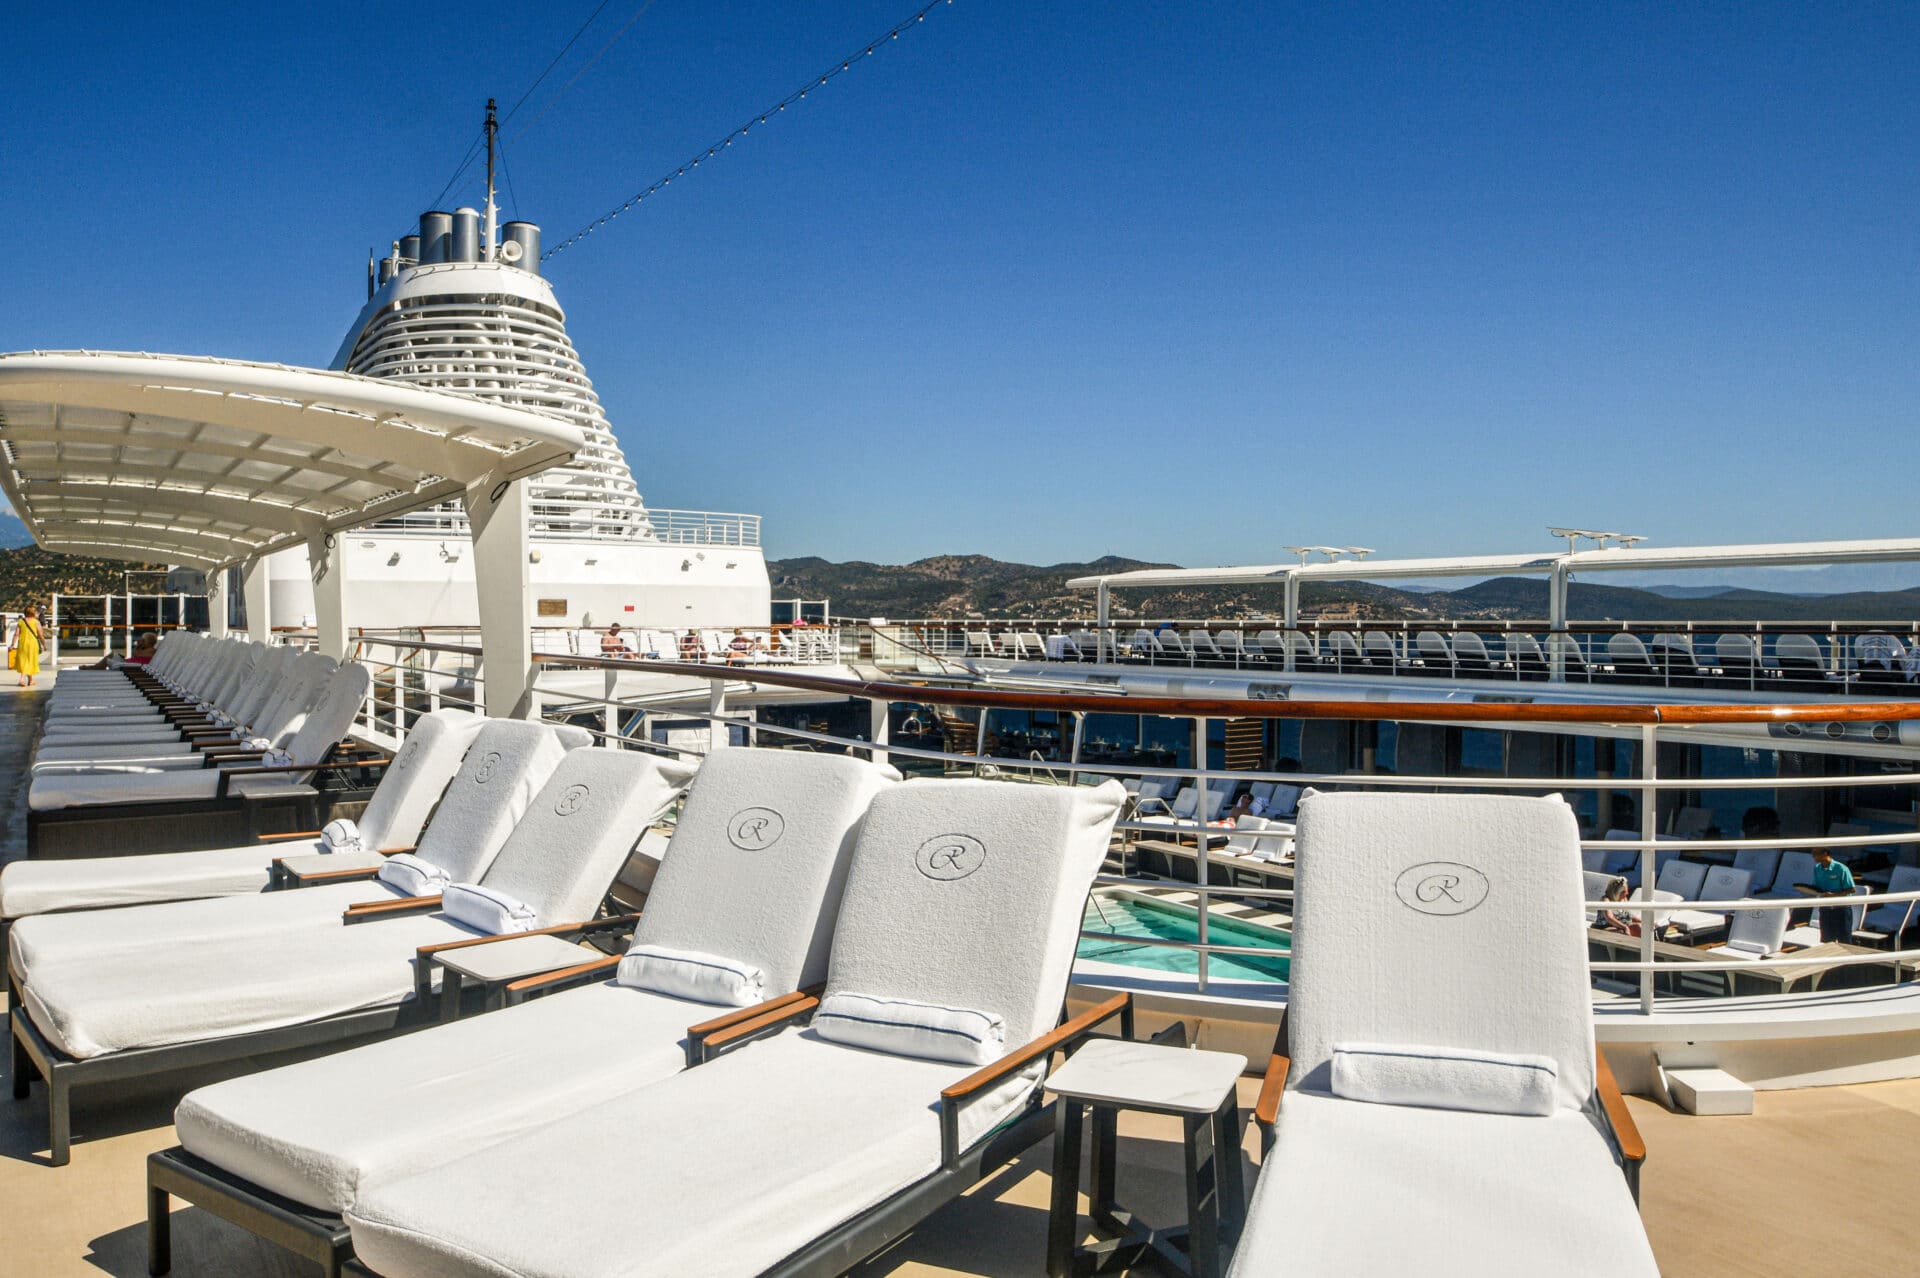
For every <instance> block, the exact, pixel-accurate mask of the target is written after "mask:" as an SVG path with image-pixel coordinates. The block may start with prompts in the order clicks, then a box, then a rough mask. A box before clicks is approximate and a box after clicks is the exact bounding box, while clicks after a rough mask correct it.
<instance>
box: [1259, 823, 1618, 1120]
mask: <svg viewBox="0 0 1920 1278" xmlns="http://www.w3.org/2000/svg"><path fill="white" fill-rule="evenodd" d="M1579 838H1580V835H1579V830H1578V828H1577V827H1576V826H1575V823H1574V817H1573V811H1572V809H1570V808H1569V807H1567V805H1566V804H1565V803H1563V802H1561V801H1560V800H1558V799H1533V798H1518V797H1511V796H1505V795H1396V794H1315V795H1313V796H1311V797H1309V798H1304V799H1302V800H1301V803H1300V822H1299V833H1298V839H1299V842H1298V846H1297V848H1296V851H1295V861H1296V864H1297V866H1298V870H1297V890H1298V893H1299V898H1300V900H1301V902H1302V904H1303V906H1304V904H1305V903H1306V902H1307V901H1309V900H1311V901H1312V908H1311V909H1307V908H1302V909H1301V910H1300V911H1299V912H1298V914H1297V917H1296V918H1295V919H1294V924H1293V944H1292V962H1293V977H1294V981H1293V985H1292V990H1291V997H1290V1000H1289V1004H1288V1035H1289V1041H1290V1044H1291V1047H1292V1051H1291V1053H1290V1054H1291V1055H1292V1057H1293V1061H1294V1067H1293V1068H1294V1073H1293V1076H1292V1077H1291V1078H1290V1079H1289V1083H1288V1085H1289V1087H1290V1088H1301V1087H1304V1088H1308V1089H1311V1090H1314V1091H1319V1092H1325V1091H1326V1090H1327V1089H1328V1085H1329V1078H1328V1074H1329V1068H1330V1066H1331V1063H1332V1055H1333V1045H1334V1044H1335V1043H1336V1042H1366V1043H1383V1042H1384V1043H1420V1044H1430V1045H1432V1046H1436V1047H1451V1048H1466V1049H1471V1050H1475V1051H1483V1052H1496V1053H1501V1054H1516V1053H1527V1054H1537V1055H1544V1056H1547V1057H1549V1058H1551V1059H1552V1060H1553V1061H1554V1062H1555V1064H1556V1066H1557V1078H1556V1095H1557V1096H1558V1099H1559V1104H1560V1105H1561V1106H1562V1107H1563V1108H1567V1109H1578V1108H1580V1107H1581V1106H1583V1105H1584V1104H1586V1102H1587V1099H1588V1097H1589V1096H1591V1094H1592V1092H1593V1079H1594V1068H1593V1058H1594V1049H1593V1023H1592V1011H1591V1007H1590V1001H1591V998H1592V993H1591V990H1590V987H1589V981H1590V979H1591V977H1590V974H1589V972H1588V969H1587V946H1586V933H1585V930H1584V928H1583V927H1582V919H1583V916H1584V915H1585V913H1586V910H1585V907H1584V905H1583V904H1582V897H1581V890H1582V880H1581V874H1580V850H1579ZM1320 849H1325V851H1324V852H1321V851H1319V850H1320ZM1316 853H1318V855H1316ZM1562 860H1563V861H1564V863H1563V864H1562V863H1560V862H1561V861H1562ZM1436 965H1438V969H1439V970H1443V971H1444V972H1445V973H1446V979H1444V980H1437V981H1420V982H1416V983H1413V984H1409V981H1410V979H1411V976H1412V975H1413V974H1416V973H1421V972H1431V971H1434V970H1436ZM1392 991H1404V994H1402V995H1400V996H1390V992H1392Z"/></svg>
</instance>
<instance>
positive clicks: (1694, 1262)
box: [0, 687, 1920, 1278]
mask: <svg viewBox="0 0 1920 1278" xmlns="http://www.w3.org/2000/svg"><path fill="white" fill-rule="evenodd" d="M43 706H44V694H41V695H35V694H25V693H21V692H19V691H18V690H16V689H13V688H11V687H6V688H0V804H3V805H4V808H3V810H0V861H4V860H8V859H12V858H13V857H17V856H19V855H22V854H23V853H24V841H25V790H26V777H25V768H24V760H25V758H26V756H27V750H28V746H29V744H30V742H31V740H32V736H33V733H34V730H35V728H36V726H37V723H38V720H39V716H40V714H41V713H42V708H43ZM5 1059H6V1058H5V1057H4V1056H0V1069H4V1068H5ZM237 1068H238V1069H242V1070H244V1069H245V1068H247V1066H246V1065H244V1064H243V1065H241V1066H239V1067H237ZM212 1077H213V1076H212V1075H209V1074H198V1075H195V1076H193V1077H191V1078H182V1077H179V1076H175V1077H172V1078H162V1079H156V1080H153V1081H151V1082H148V1083H143V1084H142V1085H140V1086H139V1087H129V1088H123V1089H120V1090H119V1091H117V1092H108V1091H107V1090H105V1089H97V1090H94V1091H91V1092H87V1091H83V1092H81V1093H79V1095H78V1098H77V1105H76V1109H75V1114H74V1134H75V1139H76V1145H75V1148H74V1156H73V1162H72V1164H71V1165H69V1166H67V1167H64V1168H57V1169H56V1168H51V1167H48V1166H47V1165H45V1149H44V1145H43V1141H44V1127H43V1122H44V1113H45V1111H44V1106H43V1104H42V1103H41V1100H40V1097H39V1096H38V1095H37V1094H36V1095H35V1097H34V1098H33V1099H31V1100H29V1101H26V1102H14V1101H11V1100H9V1099H6V1098H5V1096H6V1093H5V1092H0V1272H4V1273H8V1274H13V1273H19V1274H35V1275H42V1274H44V1275H67V1274H74V1275H99V1274H103V1273H104V1274H113V1275H125V1276H127V1278H136V1276H137V1275H141V1274H144V1273H145V1268H146V1266H145V1260H146V1256H145V1245H146V1243H145V1215H144V1186H145V1158H146V1155H147V1154H148V1153H149V1152H151V1151H153V1150H157V1149H161V1148H165V1147H166V1146H169V1145H171V1144H173V1143H174V1135H173V1130H172V1127H171V1126H170V1121H171V1114H172V1108H173V1104H174V1101H175V1100H176V1099H177V1097H178V1095H179V1094H180V1093H181V1092H182V1091H184V1090H186V1089H187V1088H188V1087H190V1086H193V1085H196V1084H198V1083H201V1082H205V1081H210V1080H211V1078H212ZM1256 1086H1257V1082H1256V1080H1254V1079H1251V1078H1248V1079H1243V1080H1242V1082H1241V1101H1242V1104H1243V1105H1244V1106H1247V1107H1251V1105H1252V1103H1253V1096H1254V1092H1255V1089H1256ZM1629 1104H1630V1106H1631V1107H1632V1109H1633V1112H1634V1116H1635V1118H1636V1119H1637V1120H1638V1122H1639V1123H1640V1125H1641V1129H1642V1132H1643V1134H1644V1135H1645V1137H1646V1139H1647V1144H1648V1147H1649V1150H1650V1157H1649V1160H1648V1164H1647V1168H1646V1172H1645V1178H1644V1202H1643V1212H1644V1216H1645V1219H1646V1222H1647V1226H1648V1230H1649V1232H1650V1233H1651V1235H1652V1238H1653V1245H1654V1251H1655V1253H1656V1255H1657V1256H1658V1257H1659V1259H1660V1262H1661V1266H1662V1268H1663V1269H1664V1270H1665V1271H1666V1272H1668V1273H1672V1274H1703V1275H1763V1274H1771V1273H1778V1272H1782V1271H1784V1270H1792V1271H1794V1272H1798V1273H1805V1274H1813V1275H1818V1274H1827V1273H1840V1272H1848V1273H1905V1272H1912V1271H1913V1269H1914V1268H1915V1264H1916V1261H1915V1257H1916V1256H1920V1213H1915V1212H1914V1211H1913V1210H1912V1202H1911V1186H1912V1184H1913V1176H1912V1171H1911V1159H1912V1153H1911V1151H1913V1150H1914V1149H1917V1148H1920V1080H1912V1081H1903V1082H1894V1083H1880V1084H1872V1085H1864V1086H1854V1087H1835V1088H1821V1089H1807V1090H1801V1091H1793V1092H1762V1093H1760V1094H1759V1095H1758V1097H1757V1098H1756V1112H1755V1113H1754V1114H1753V1115H1751V1116H1746V1117H1732V1118H1695V1117H1688V1116H1682V1115H1676V1114H1671V1113H1668V1112H1667V1111H1665V1110H1663V1109H1661V1108H1660V1107H1659V1106H1657V1105H1655V1104H1654V1103H1652V1102H1650V1101H1645V1100H1641V1099H1638V1098H1631V1099H1630V1100H1629ZM1121 1138H1122V1139H1121V1173H1120V1174H1121V1193H1122V1197H1123V1199H1125V1200H1126V1201H1127V1202H1128V1204H1129V1205H1130V1206H1133V1207H1135V1208H1136V1209H1137V1210H1138V1211H1139V1212H1140V1213H1141V1214H1142V1215H1143V1216H1145V1217H1147V1218H1149V1219H1153V1220H1156V1221H1169V1222H1171V1221H1175V1220H1177V1219H1178V1216H1179V1213H1180V1211H1181V1203H1182V1201H1183V1200H1182V1190H1181V1182H1180V1147H1179V1145H1178V1143H1177V1128H1176V1125H1175V1124H1174V1123H1173V1122H1171V1121H1170V1120H1161V1119H1153V1118H1145V1117H1141V1116H1138V1115H1128V1116H1125V1117H1124V1118H1123V1120H1122V1124H1121ZM1256 1152H1257V1136H1256V1135H1255V1134H1254V1133H1253V1132H1252V1131H1249V1133H1248V1139H1247V1143H1246V1150H1245V1154H1246V1156H1247V1157H1248V1158H1249V1160H1250V1162H1251V1161H1257V1159H1256V1158H1255V1154H1256ZM1050 1160H1051V1154H1050V1150H1049V1148H1048V1147H1047V1146H1045V1145H1042V1146H1040V1147H1038V1148H1036V1149H1035V1150H1034V1151H1033V1152H1032V1153H1031V1154H1030V1155H1029V1156H1028V1157H1027V1158H1026V1159H1024V1160H1022V1161H1021V1162H1020V1163H1018V1164H1016V1165H1014V1166H1012V1167H1010V1168H1007V1169H1005V1170H1003V1171H1002V1172H1000V1173H999V1174H998V1175H996V1176H994V1177H993V1178H991V1179H990V1180H988V1181H986V1182H985V1183H983V1184H982V1185H980V1186H978V1187H976V1188H975V1189H974V1190H973V1191H972V1193H970V1194H969V1195H967V1196H966V1197H965V1198H963V1199H961V1200H959V1201H957V1202H955V1203H952V1204H950V1205H949V1206H947V1207H946V1208H945V1209H943V1210H942V1211H941V1212H939V1213H938V1214H937V1215H935V1216H934V1217H932V1218H931V1219H930V1220H929V1221H928V1222H926V1224H925V1225H923V1226H922V1227H921V1228H920V1229H918V1230H916V1231H914V1232H913V1233H912V1234H910V1235H908V1236H907V1237H905V1238H904V1239H902V1240H901V1241H900V1242H899V1243H898V1244H896V1245H895V1246H894V1247H893V1248H892V1249H891V1250H890V1251H889V1252H887V1253H886V1254H884V1255H883V1256H881V1257H879V1258H877V1259H875V1260H873V1261H870V1262H868V1263H867V1264H866V1265H864V1266H862V1267H861V1268H860V1269H858V1270H856V1271H855V1272H856V1273H857V1274H859V1275H860V1276H861V1278H882V1276H888V1278H890V1276H892V1275H902V1276H905V1275H926V1274H964V1275H1029V1274H1037V1273H1039V1272H1040V1269H1041V1263H1042V1259H1043V1256H1044V1253H1045V1246H1046V1204H1047V1199H1048V1193H1049V1178H1048V1174H1047V1168H1048V1166H1049V1165H1050ZM1836 1205H1838V1207H1839V1210H1840V1212H1841V1215H1842V1218H1843V1219H1844V1221H1845V1222H1846V1224H1845V1228H1844V1229H1843V1234H1844V1244H1843V1245H1836V1244H1834V1243H1833V1242H1831V1241H1825V1242H1823V1241H1818V1239H1819V1237H1820V1236H1821V1235H1820V1233H1819V1232H1817V1231H1822V1230H1824V1229H1826V1228H1828V1227H1830V1222H1829V1225H1822V1224H1821V1223H1820V1222H1821V1221H1822V1220H1823V1219H1824V1218H1825V1217H1828V1216H1831V1215H1832V1211H1833V1209H1834V1207H1835V1206H1836ZM636 1245H641V1244H640V1243H639V1242H638V1241H636ZM174 1256H175V1262H176V1272H177V1273H180V1274H183V1275H187V1274H206V1275H222V1276H225V1275H233V1276H235V1278H238V1276H241V1275H247V1276H252V1275H264V1276H277V1275H308V1274H311V1273H314V1272H317V1270H316V1269H315V1268H314V1267H311V1266H309V1265H308V1264H307V1263H306V1262H304V1261H299V1260H296V1259H293V1258H292V1257H290V1256H288V1255H287V1254H285V1253H283V1252H281V1251H279V1250H277V1249H275V1248H272V1247H269V1246H267V1245H265V1244H262V1243H261V1242H259V1241H258V1240H257V1239H255V1238H254V1237H253V1236H252V1235H251V1234H247V1233H245V1232H243V1231H240V1230H238V1229H235V1228H233V1227H231V1226H229V1225H226V1224H224V1223H223V1222H221V1221H219V1220H217V1219H215V1218H213V1217H212V1216H210V1215H208V1214H207V1213H205V1212H203V1211H200V1210H199V1209H196V1208H184V1207H183V1208H181V1209H180V1210H178V1211H177V1212H176V1215H175V1225H174Z"/></svg>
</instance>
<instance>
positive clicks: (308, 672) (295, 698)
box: [33, 653, 351, 777]
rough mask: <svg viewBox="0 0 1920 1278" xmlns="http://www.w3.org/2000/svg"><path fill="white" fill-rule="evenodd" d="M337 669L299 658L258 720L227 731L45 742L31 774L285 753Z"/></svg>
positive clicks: (317, 658) (312, 657)
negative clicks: (132, 739) (164, 738)
mask: <svg viewBox="0 0 1920 1278" xmlns="http://www.w3.org/2000/svg"><path fill="white" fill-rule="evenodd" d="M269 664H273V663H269ZM338 670H339V667H338V664H337V663H336V662H335V661H334V660H333V658H331V657H323V656H321V655H320V654H319V653H308V654H306V655H305V656H302V657H300V658H298V659H297V660H296V661H294V662H293V663H292V666H291V668H290V670H289V672H288V673H287V675H286V677H285V678H284V679H283V680H281V681H280V685H279V688H278V690H277V691H276V692H274V694H273V695H272V697H271V698H270V699H269V700H268V702H267V704H266V705H265V707H264V708H263V709H262V710H261V711H259V717H258V718H257V720H243V721H240V722H239V723H237V724H236V725H235V726H232V727H230V728H228V729H226V730H224V731H223V730H221V729H213V730H211V731H208V730H201V731H198V732H193V733H192V734H191V735H189V733H188V731H187V730H178V729H177V730H176V731H175V736H174V739H173V740H170V741H160V740H151V739H149V740H144V741H138V742H132V743H125V742H118V741H114V740H112V739H111V737H110V736H109V735H108V733H107V730H105V729H102V730H100V735H99V736H92V735H87V736H82V735H81V734H73V735H69V736H62V737H58V738H54V739H50V740H44V739H43V740H42V742H41V743H40V746H39V748H38V749H36V750H35V751H34V757H33V775H34V776H35V777H42V776H47V775H51V774H54V773H65V774H78V773H96V774H101V773H116V772H142V771H155V770H158V771H168V770H173V769H181V768H189V769H190V768H201V767H205V766H207V762H208V756H226V755H236V754H246V753H255V754H271V753H275V752H286V751H288V750H290V749H291V748H292V741H293V739H294V737H295V736H296V735H297V734H298V733H299V732H300V730H301V728H302V727H304V726H305V725H306V721H307V718H308V716H309V715H311V714H312V713H314V712H315V711H317V710H321V709H322V707H323V706H324V705H325V704H326V699H327V697H328V695H329V693H330V689H331V687H332V684H333V681H334V678H335V676H336V674H337V673H338ZM237 713H240V714H246V713H248V712H247V711H245V710H241V711H238V712H237ZM349 722H351V720H349ZM146 735H147V736H149V737H151V736H152V735H153V734H151V733H148V734H146Z"/></svg>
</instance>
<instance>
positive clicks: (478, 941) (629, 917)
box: [414, 896, 640, 958]
mask: <svg viewBox="0 0 1920 1278" xmlns="http://www.w3.org/2000/svg"><path fill="white" fill-rule="evenodd" d="M421 899H422V900H425V899H427V898H424V897H423V898H421ZM432 899H433V900H434V901H436V902H437V901H438V900H439V899H440V898H439V897H437V896H436V897H434V898H432ZM639 921H640V916H639V915H638V914H616V915H613V916H612V917H611V918H604V919H594V920H592V921H591V922H587V923H556V924H554V925H553V926H552V927H536V928H533V929H532V930H530V931H526V932H507V933H504V934H503V935H500V936H476V937H472V938H470V939H468V940H465V941H442V942H441V943H440V944H438V945H422V946H421V947H420V948H419V949H417V950H415V951H414V954H415V955H417V956H418V957H419V958H430V957H432V956H433V955H435V954H441V953H444V952H446V951H447V950H464V949H466V948H467V947H468V946H469V945H492V944H495V943H496V942H499V941H511V940H515V939H517V938H519V937H522V936H561V935H563V934H565V933H567V932H587V931H596V930H603V929H605V928H608V927H612V926H616V925H622V924H633V923H638V922H639Z"/></svg>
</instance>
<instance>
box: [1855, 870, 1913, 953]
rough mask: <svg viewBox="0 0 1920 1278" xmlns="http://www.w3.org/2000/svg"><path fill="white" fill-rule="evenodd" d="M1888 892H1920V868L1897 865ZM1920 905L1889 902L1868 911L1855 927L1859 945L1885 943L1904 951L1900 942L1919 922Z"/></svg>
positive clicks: (1911, 902) (1907, 902)
mask: <svg viewBox="0 0 1920 1278" xmlns="http://www.w3.org/2000/svg"><path fill="white" fill-rule="evenodd" d="M1887 892H1888V893H1889V894H1892V893H1896V892H1920V866H1912V865H1896V866H1894V867H1893V876H1892V877H1891V878H1890V879H1888V880H1887ZM1916 905H1920V902H1915V901H1888V902H1887V903H1886V904H1884V905H1876V906H1874V907H1873V908H1872V909H1870V910H1868V911H1867V912H1866V914H1865V915H1864V916H1863V917H1862V918H1861V920H1860V921H1859V923H1858V924H1857V925H1855V927H1854V939H1855V940H1856V941H1860V940H1866V941H1885V942H1887V943H1888V948H1889V949H1895V950H1897V949H1899V948H1900V938H1901V936H1902V934H1904V933H1905V932H1906V930H1907V929H1908V928H1909V927H1912V926H1913V925H1914V922H1915V913H1914V910H1915V907H1916Z"/></svg>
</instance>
